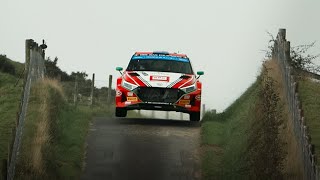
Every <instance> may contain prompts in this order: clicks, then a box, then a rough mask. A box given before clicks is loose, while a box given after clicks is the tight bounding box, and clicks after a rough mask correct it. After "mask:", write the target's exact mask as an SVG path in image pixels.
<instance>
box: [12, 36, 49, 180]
mask: <svg viewBox="0 0 320 180" xmlns="http://www.w3.org/2000/svg"><path fill="white" fill-rule="evenodd" d="M25 50H26V61H25V69H24V72H25V74H24V81H23V91H22V95H21V102H20V106H19V112H18V117H17V126H16V128H15V129H13V130H12V132H13V142H11V143H9V153H8V159H7V165H8V166H7V175H6V176H7V179H8V180H12V179H14V176H15V167H16V164H17V160H18V156H19V150H20V145H21V139H22V135H23V125H24V122H25V117H26V113H27V109H28V101H29V95H30V89H31V85H32V84H33V83H35V82H36V81H37V80H39V79H42V78H44V73H45V65H44V47H43V45H41V46H39V45H38V44H37V43H36V42H34V41H33V40H31V39H29V40H26V47H25Z"/></svg>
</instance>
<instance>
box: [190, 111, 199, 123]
mask: <svg viewBox="0 0 320 180" xmlns="http://www.w3.org/2000/svg"><path fill="white" fill-rule="evenodd" d="M190 121H200V112H194V113H190Z"/></svg>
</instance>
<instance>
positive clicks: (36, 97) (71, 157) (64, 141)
mask: <svg viewBox="0 0 320 180" xmlns="http://www.w3.org/2000/svg"><path fill="white" fill-rule="evenodd" d="M97 115H104V116H111V115H113V110H111V108H110V107H101V106H99V107H95V106H94V107H88V106H78V107H74V106H73V105H69V104H68V103H67V101H66V98H65V97H64V94H63V90H62V87H61V86H60V84H59V83H58V82H57V81H54V80H48V79H46V80H43V81H41V82H39V83H37V84H35V85H34V86H33V87H32V90H31V97H30V100H29V107H28V112H27V119H26V123H25V129H24V136H23V141H22V148H21V155H20V161H19V166H18V168H17V179H26V178H27V179H28V178H29V179H43V178H45V179H79V178H80V172H81V168H82V163H83V158H84V152H85V146H84V144H85V139H86V136H87V133H88V128H89V122H90V121H91V119H92V117H93V116H97Z"/></svg>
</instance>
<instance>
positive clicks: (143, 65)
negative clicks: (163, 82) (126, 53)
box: [127, 59, 193, 74]
mask: <svg viewBox="0 0 320 180" xmlns="http://www.w3.org/2000/svg"><path fill="white" fill-rule="evenodd" d="M127 71H160V72H174V73H184V74H193V72H192V68H191V65H190V62H182V61H171V60H153V59H143V60H140V59H139V60H138V59H132V60H131V61H130V63H129V65H128V68H127Z"/></svg>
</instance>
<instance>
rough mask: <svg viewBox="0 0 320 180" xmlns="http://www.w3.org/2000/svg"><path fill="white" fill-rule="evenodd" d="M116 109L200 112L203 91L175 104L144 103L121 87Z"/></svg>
mask: <svg viewBox="0 0 320 180" xmlns="http://www.w3.org/2000/svg"><path fill="white" fill-rule="evenodd" d="M116 92H117V93H116V107H117V108H124V109H126V110H157V111H176V112H183V113H193V112H200V107H201V90H200V89H198V90H196V91H194V92H191V93H189V94H184V95H182V96H181V98H179V99H178V100H177V101H176V102H174V103H165V102H163V103H162V102H144V101H142V100H141V99H140V98H139V97H138V96H137V95H136V94H135V93H133V92H132V91H129V90H127V89H125V88H123V87H121V86H117V89H116Z"/></svg>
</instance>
